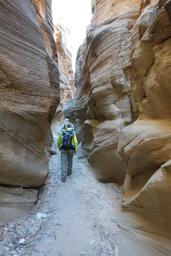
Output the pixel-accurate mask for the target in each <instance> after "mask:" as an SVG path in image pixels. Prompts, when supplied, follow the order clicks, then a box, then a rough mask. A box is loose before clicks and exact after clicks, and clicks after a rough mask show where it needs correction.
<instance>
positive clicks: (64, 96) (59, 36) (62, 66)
mask: <svg viewBox="0 0 171 256" xmlns="http://www.w3.org/2000/svg"><path fill="white" fill-rule="evenodd" d="M66 37H67V29H65V28H63V27H62V26H61V25H59V24H57V25H55V38H56V49H57V56H58V64H59V71H60V72H59V73H60V104H59V106H58V108H57V115H58V116H59V114H60V113H62V112H63V110H64V107H65V106H66V104H67V103H68V102H69V101H70V100H72V99H73V98H74V92H75V81H74V73H73V69H72V55H71V53H70V51H69V50H68V48H67V44H66Z"/></svg>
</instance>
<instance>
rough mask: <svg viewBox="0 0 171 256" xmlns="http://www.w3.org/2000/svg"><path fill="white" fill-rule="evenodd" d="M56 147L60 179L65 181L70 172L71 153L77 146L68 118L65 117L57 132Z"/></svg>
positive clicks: (72, 153) (72, 127)
mask: <svg viewBox="0 0 171 256" xmlns="http://www.w3.org/2000/svg"><path fill="white" fill-rule="evenodd" d="M58 148H59V150H60V151H61V180H62V182H65V181H66V179H67V176H70V175H71V174H72V160H73V155H74V152H76V151H77V148H78V141H77V137H76V135H75V131H74V126H73V124H72V123H70V122H69V120H68V119H65V121H64V125H63V127H62V129H61V132H60V133H59V136H58Z"/></svg>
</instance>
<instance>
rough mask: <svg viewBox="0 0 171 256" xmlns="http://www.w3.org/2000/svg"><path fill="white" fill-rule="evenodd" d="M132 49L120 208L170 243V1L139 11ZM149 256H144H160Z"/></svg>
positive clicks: (122, 142) (170, 249)
mask: <svg viewBox="0 0 171 256" xmlns="http://www.w3.org/2000/svg"><path fill="white" fill-rule="evenodd" d="M132 48H133V49H132V56H131V65H130V71H131V78H132V89H133V94H132V111H133V116H134V119H135V121H134V122H133V124H131V125H130V126H128V127H126V128H124V129H123V131H122V135H121V139H120V143H119V147H118V150H119V152H120V154H121V156H122V159H123V160H124V162H125V163H126V166H127V168H126V179H125V186H124V188H125V196H126V198H125V206H126V207H127V208H128V209H131V210H132V209H134V210H135V211H138V213H139V215H141V216H146V221H148V225H149V223H150V225H149V226H148V228H147V230H148V231H149V232H152V231H151V230H152V227H151V226H153V232H154V233H156V232H157V234H158V233H159V234H162V236H166V231H167V239H170V237H171V224H170V207H171V199H170V196H169V195H170V179H171V176H170V159H171V153H170V152H171V118H170V117H171V115H170V114H171V113H170V112H171V109H170V99H171V89H170V83H171V1H151V3H149V5H147V6H146V7H145V8H144V9H143V10H142V12H141V15H140V17H139V18H138V20H137V22H136V25H135V27H134V29H133V31H132ZM163 223H164V224H163ZM154 227H156V229H155V228H154ZM159 227H160V228H159ZM150 228H151V230H150ZM158 229H160V231H158ZM156 230H157V231H156ZM153 246H154V244H153ZM165 246H166V244H162V242H161V238H160V239H159V241H158V246H157V248H159V247H161V248H162V249H161V252H162V254H161V255H170V252H171V247H170V246H168V247H167V250H166V248H165ZM154 252H155V251H154ZM154 252H153V253H151V254H148V255H160V254H159V251H158V250H156V254H155V253H154Z"/></svg>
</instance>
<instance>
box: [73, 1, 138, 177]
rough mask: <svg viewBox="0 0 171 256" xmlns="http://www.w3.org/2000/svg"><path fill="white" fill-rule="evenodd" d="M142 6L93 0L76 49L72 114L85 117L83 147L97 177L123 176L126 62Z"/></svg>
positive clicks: (128, 113)
mask: <svg viewBox="0 0 171 256" xmlns="http://www.w3.org/2000/svg"><path fill="white" fill-rule="evenodd" d="M120 5H121V6H120ZM122 5H123V7H124V8H122ZM113 6H114V7H113ZM140 7H141V6H140V3H139V2H138V1H127V3H126V4H125V2H123V1H122V4H121V3H120V2H119V1H118V2H117V4H116V6H115V1H103V2H102V1H97V2H96V1H94V3H93V8H92V9H93V12H94V16H93V19H92V24H91V26H90V30H89V31H88V32H87V39H86V42H85V43H84V45H82V46H81V47H80V49H79V51H78V57H77V67H76V74H77V75H76V87H77V92H76V98H75V100H76V102H75V105H74V106H73V108H72V115H73V116H75V118H80V119H81V120H82V121H84V128H83V147H84V149H86V150H87V152H88V158H89V161H90V162H91V163H92V165H93V166H94V169H95V172H96V175H97V177H98V179H99V180H104V181H109V180H110V181H111V180H114V181H116V180H117V181H123V178H124V172H125V170H124V165H123V161H122V160H121V157H120V155H119V154H118V152H117V146H118V141H119V136H120V132H121V130H122V128H123V127H124V126H125V125H128V124H130V123H131V122H132V113H131V105H130V99H129V97H130V95H131V94H130V93H131V83H130V78H129V76H128V75H127V67H128V66H129V63H130V57H131V29H132V27H133V25H134V24H135V21H136V18H137V17H138V15H139V12H140ZM111 8H113V9H112V10H111ZM109 10H110V11H109ZM106 14H107V15H106Z"/></svg>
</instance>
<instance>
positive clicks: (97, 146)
mask: <svg viewBox="0 0 171 256" xmlns="http://www.w3.org/2000/svg"><path fill="white" fill-rule="evenodd" d="M92 10H93V13H94V16H93V20H92V25H91V28H90V30H89V31H88V33H87V39H86V42H85V44H84V45H83V46H82V47H81V48H80V50H79V52H78V59H77V60H78V62H77V63H78V64H77V65H78V66H77V71H78V74H77V76H76V84H77V92H76V98H75V100H76V102H75V105H74V106H73V108H72V110H73V112H72V113H74V115H75V118H80V119H81V120H82V121H83V122H84V127H83V138H82V144H83V148H84V149H86V151H87V152H88V159H89V161H90V162H91V163H92V165H93V167H94V168H95V173H96V175H97V178H98V179H100V180H109V181H113V180H114V181H116V180H123V179H124V180H125V181H124V197H125V199H124V208H123V209H124V211H121V212H120V213H119V224H120V227H121V239H120V241H121V244H120V250H121V251H120V255H122V256H125V255H129V256H134V255H136V256H137V255H138V256H144V255H150V256H153V255H155V256H158V255H170V254H171V247H170V244H171V243H170V239H171V225H170V217H169V216H170V213H171V212H170V207H171V200H170V159H171V154H170V152H171V143H170V142H171V119H170V116H171V115H170V114H171V113H170V109H171V108H170V99H171V90H170V83H171V75H170V74H171V70H170V66H171V56H170V54H171V49H170V45H171V1H170V0H169V1H158V0H152V1H150V0H147V1H114V0H113V1H112V0H111V1H100V0H99V1H95V0H94V1H93V3H92ZM80 109H81V110H82V111H80ZM83 110H84V112H83ZM125 244H126V246H125Z"/></svg>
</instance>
